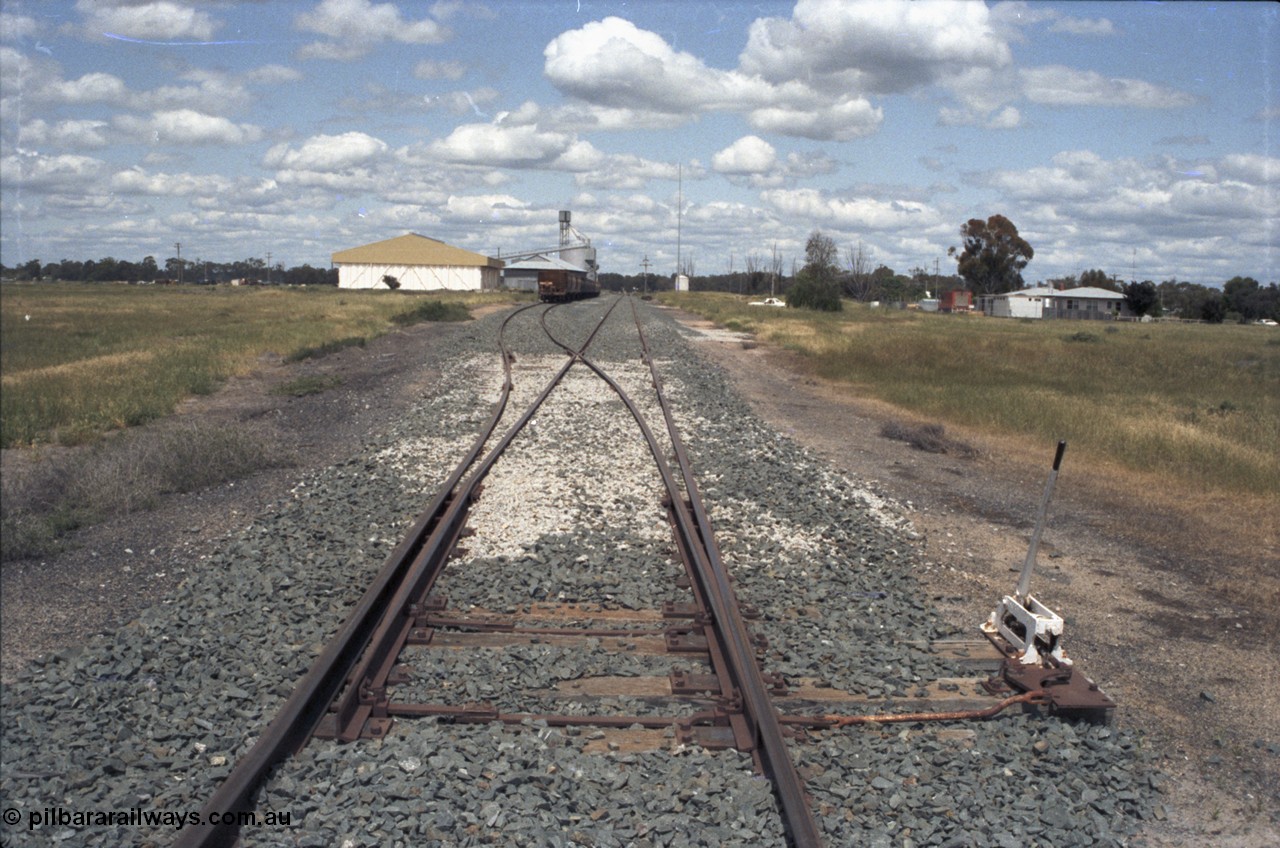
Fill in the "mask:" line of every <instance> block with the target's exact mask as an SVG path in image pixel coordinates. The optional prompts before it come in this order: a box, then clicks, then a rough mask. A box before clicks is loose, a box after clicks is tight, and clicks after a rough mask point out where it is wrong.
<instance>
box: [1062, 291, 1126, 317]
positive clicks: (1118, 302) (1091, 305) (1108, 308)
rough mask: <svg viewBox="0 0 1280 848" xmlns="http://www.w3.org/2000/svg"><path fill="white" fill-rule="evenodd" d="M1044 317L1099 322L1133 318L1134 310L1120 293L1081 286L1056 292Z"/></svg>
mask: <svg viewBox="0 0 1280 848" xmlns="http://www.w3.org/2000/svg"><path fill="white" fill-rule="evenodd" d="M1044 317H1046V318H1075V319H1085V320H1094V321H1099V320H1106V319H1115V318H1132V317H1133V310H1131V309H1130V308H1129V304H1128V302H1127V301H1125V299H1124V295H1122V294H1120V292H1115V291H1111V290H1110V289H1100V288H1096V287H1094V286H1081V287H1080V288H1075V289H1064V290H1062V291H1056V292H1054V293H1053V294H1052V295H1051V296H1050V297H1049V298H1048V299H1047V300H1046V301H1045V309H1044Z"/></svg>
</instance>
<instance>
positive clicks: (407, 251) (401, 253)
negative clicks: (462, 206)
mask: <svg viewBox="0 0 1280 848" xmlns="http://www.w3.org/2000/svg"><path fill="white" fill-rule="evenodd" d="M330 258H331V259H332V260H333V263H334V264H335V265H435V266H454V267H482V268H501V267H502V261H501V260H499V259H494V258H492V257H489V256H482V255H480V254H479V253H472V252H471V251H469V250H463V249H462V248H460V247H454V246H453V245H451V244H445V243H444V242H442V241H439V240H438V239H433V238H428V237H427V236H421V235H418V234H417V233H406V234H404V235H402V236H396V237H395V238H391V239H386V240H385V241H376V242H373V243H372V244H365V245H361V246H360V247H352V248H348V249H347V250H339V251H338V252H337V253H334V254H333V255H332V256H331V257H330Z"/></svg>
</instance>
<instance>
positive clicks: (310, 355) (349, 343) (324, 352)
mask: <svg viewBox="0 0 1280 848" xmlns="http://www.w3.org/2000/svg"><path fill="white" fill-rule="evenodd" d="M364 346H365V338H364V336H347V337H346V338H345V339H334V340H333V341H330V342H324V343H323V344H318V345H315V346H312V347H303V348H299V349H298V350H295V351H294V352H293V353H291V354H289V355H288V356H286V357H285V358H284V361H285V362H301V361H302V360H304V359H320V358H321V357H325V356H328V355H329V354H331V353H337V352H338V351H340V350H346V349H347V348H349V347H364Z"/></svg>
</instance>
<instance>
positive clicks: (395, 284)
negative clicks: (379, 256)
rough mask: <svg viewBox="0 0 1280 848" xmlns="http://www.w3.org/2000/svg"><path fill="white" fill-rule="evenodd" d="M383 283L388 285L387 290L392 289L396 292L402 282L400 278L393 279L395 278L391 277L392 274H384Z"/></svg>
mask: <svg viewBox="0 0 1280 848" xmlns="http://www.w3.org/2000/svg"><path fill="white" fill-rule="evenodd" d="M382 282H383V283H385V284H386V286H387V288H389V289H391V290H392V291H395V290H396V289H398V288H400V280H399V278H398V277H393V276H392V275H390V274H383V275H382Z"/></svg>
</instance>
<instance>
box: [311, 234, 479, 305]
mask: <svg viewBox="0 0 1280 848" xmlns="http://www.w3.org/2000/svg"><path fill="white" fill-rule="evenodd" d="M332 260H333V264H334V265H336V266H338V288H342V289H377V288H399V289H401V290H406V291H433V290H439V289H452V290H456V291H480V290H482V289H483V290H488V289H496V288H499V287H500V286H501V272H502V262H501V261H500V260H498V259H493V258H491V257H488V256H481V255H480V254H479V253H472V252H471V251H469V250H463V249H462V248H460V247H454V246H452V245H449V244H445V243H444V242H442V241H438V240H436V239H433V238H427V237H426V236H420V235H418V234H417V233H406V234H405V235H402V236H397V237H395V238H392V239H387V240H386V241H378V242H374V243H373V244H366V245H362V246H360V247H352V248H349V249H347V250H339V251H338V252H337V253H335V254H333V256H332ZM392 280H394V283H395V284H398V285H394V284H392V283H391V281H392Z"/></svg>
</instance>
